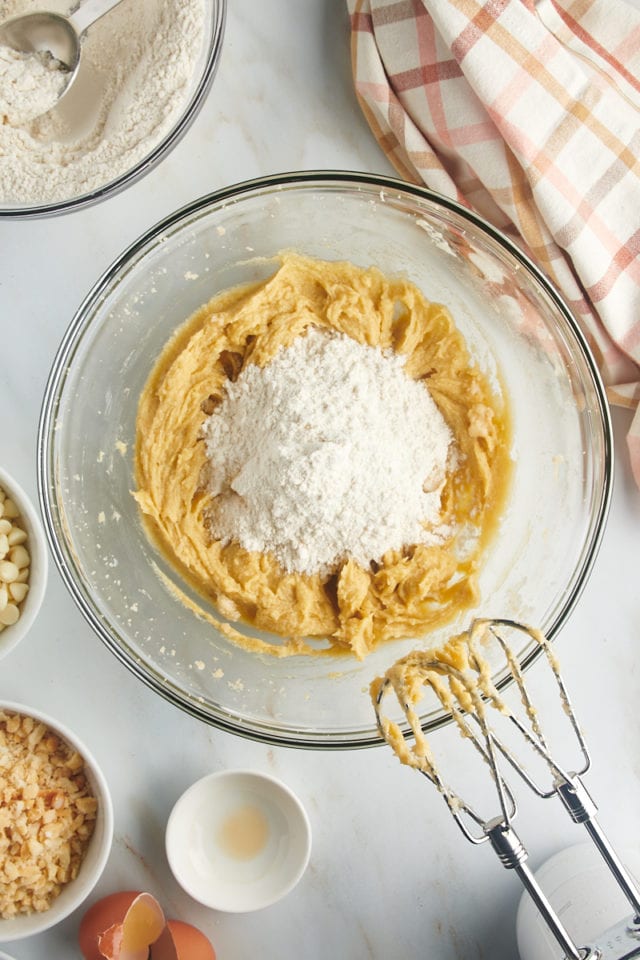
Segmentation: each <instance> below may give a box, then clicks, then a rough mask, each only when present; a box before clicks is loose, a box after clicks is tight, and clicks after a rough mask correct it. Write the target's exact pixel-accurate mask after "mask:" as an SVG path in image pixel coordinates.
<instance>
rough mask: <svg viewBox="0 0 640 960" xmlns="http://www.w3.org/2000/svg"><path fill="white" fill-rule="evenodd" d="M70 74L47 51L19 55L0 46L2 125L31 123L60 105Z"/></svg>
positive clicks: (0, 111)
mask: <svg viewBox="0 0 640 960" xmlns="http://www.w3.org/2000/svg"><path fill="white" fill-rule="evenodd" d="M68 77H69V74H68V72H67V71H65V69H64V68H63V66H62V64H61V63H60V61H59V60H55V59H54V58H53V57H52V56H51V54H47V53H46V52H45V51H38V52H37V53H20V52H19V51H17V50H13V49H11V47H5V46H4V45H0V122H4V123H8V124H11V125H12V126H16V125H20V124H25V123H30V122H31V121H32V120H35V119H36V117H40V116H42V114H43V113H46V112H47V111H48V110H51V108H52V107H54V106H55V105H56V103H57V102H58V98H59V96H60V94H61V93H62V91H63V90H64V88H65V86H66V85H67V80H68Z"/></svg>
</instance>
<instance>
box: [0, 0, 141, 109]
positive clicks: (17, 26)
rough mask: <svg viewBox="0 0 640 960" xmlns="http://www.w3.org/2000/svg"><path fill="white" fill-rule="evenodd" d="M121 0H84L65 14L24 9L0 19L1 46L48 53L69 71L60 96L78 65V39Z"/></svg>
mask: <svg viewBox="0 0 640 960" xmlns="http://www.w3.org/2000/svg"><path fill="white" fill-rule="evenodd" d="M121 2H122V0H85V2H84V3H83V4H82V5H81V6H80V7H79V8H78V9H77V10H75V11H74V13H70V14H69V15H68V16H66V17H65V16H63V15H62V14H60V13H51V12H45V13H43V12H40V13H26V14H21V15H19V16H16V17H11V18H10V19H9V20H6V21H5V22H4V23H0V46H3V45H4V46H5V47H10V48H11V49H13V50H17V51H18V52H19V53H25V54H30V53H40V54H42V53H50V54H51V56H52V57H53V58H54V60H58V61H60V63H61V64H62V66H63V68H64V69H65V70H67V71H68V76H67V78H66V83H65V84H64V86H63V87H62V89H61V91H60V93H59V97H61V96H63V94H65V93H66V91H67V90H68V89H69V87H70V85H71V82H72V80H73V78H74V77H75V75H76V73H77V72H78V67H79V66H80V54H81V50H82V44H81V40H82V37H83V35H84V34H85V33H86V31H87V30H88V29H89V27H90V26H91V25H92V24H94V23H95V22H96V20H99V19H100V18H101V17H104V15H105V14H106V13H109V11H110V10H112V9H113V8H114V7H117V6H118V4H119V3H121Z"/></svg>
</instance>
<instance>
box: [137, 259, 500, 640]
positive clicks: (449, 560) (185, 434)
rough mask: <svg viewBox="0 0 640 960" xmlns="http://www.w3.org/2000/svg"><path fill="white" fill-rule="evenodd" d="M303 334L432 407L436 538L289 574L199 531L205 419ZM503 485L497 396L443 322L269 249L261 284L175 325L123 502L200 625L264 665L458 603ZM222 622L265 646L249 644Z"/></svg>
mask: <svg viewBox="0 0 640 960" xmlns="http://www.w3.org/2000/svg"><path fill="white" fill-rule="evenodd" d="M310 330H320V331H331V332H335V333H337V334H341V335H346V336H347V337H350V338H352V339H353V340H355V341H356V342H357V343H359V344H363V345H368V346H370V347H377V348H379V349H380V350H381V351H386V352H389V351H393V353H395V354H399V355H400V356H401V357H402V358H403V359H404V361H405V363H404V370H405V372H406V374H407V375H408V376H409V377H410V378H412V379H413V380H415V381H418V382H420V383H421V384H422V385H423V386H424V389H425V390H427V391H428V393H429V395H430V397H431V398H432V400H433V401H434V402H435V405H436V407H437V408H438V410H439V412H440V414H441V415H442V417H443V418H444V421H445V422H446V424H447V426H448V428H449V429H450V431H451V433H452V435H453V455H452V456H451V457H450V458H449V462H448V468H447V474H446V478H445V481H444V485H443V487H442V492H441V501H440V517H439V524H440V528H441V529H444V530H446V531H447V535H446V536H443V537H441V538H440V540H439V542H437V543H434V542H426V543H414V544H406V545H404V546H403V547H402V548H401V549H392V550H388V551H387V552H386V553H385V554H384V555H383V556H382V557H378V558H372V560H371V562H369V563H367V564H363V563H362V562H358V561H356V560H355V559H354V558H353V557H352V556H346V557H344V558H343V559H341V560H340V562H339V563H338V564H337V565H336V567H335V569H332V570H329V571H326V570H324V571H322V572H318V573H299V572H295V571H287V570H285V569H284V568H283V566H281V564H280V563H279V562H278V561H277V559H276V558H275V556H273V555H272V554H270V553H269V552H261V551H258V550H248V549H246V548H244V547H243V546H242V545H241V544H240V543H239V542H236V541H233V540H231V541H223V540H218V539H216V538H215V537H214V536H213V534H212V532H211V523H210V518H211V516H212V515H214V514H215V512H216V511H215V509H214V507H216V506H218V509H220V505H219V504H217V505H216V504H215V503H214V500H215V497H216V491H215V488H214V487H212V485H211V483H210V477H211V469H212V467H211V463H210V459H209V458H208V456H207V451H206V444H205V442H204V434H205V428H206V425H207V422H208V420H209V418H210V417H211V416H212V414H213V413H214V411H215V410H217V409H218V408H219V406H220V404H221V402H222V400H223V398H224V397H225V394H226V391H227V387H228V384H229V383H230V382H234V383H235V381H236V380H237V378H238V376H239V375H240V374H241V373H242V371H243V370H246V368H247V367H248V366H249V365H251V364H255V365H257V366H258V367H260V368H264V367H266V366H267V365H268V364H269V363H270V362H271V361H272V360H273V359H274V357H275V356H276V354H277V353H278V352H279V351H280V350H281V349H286V348H288V347H290V346H291V345H292V344H293V343H294V341H296V340H297V338H299V337H301V336H304V335H305V334H307V333H308V332H309V331H310ZM328 399H329V400H330V398H328ZM260 415H261V411H260V410H259V409H256V411H255V416H256V417H260ZM346 424H347V416H345V429H347V425H346ZM509 474H510V456H509V418H508V409H507V405H506V402H505V399H504V397H503V396H502V394H501V392H500V390H499V389H498V388H495V387H492V386H491V385H490V383H489V380H488V378H487V377H486V376H485V374H484V373H483V372H482V371H481V370H480V369H479V367H478V366H477V365H476V364H475V363H474V362H473V360H472V358H471V356H470V354H469V351H468V349H467V346H466V344H465V342H464V339H463V337H462V335H461V334H460V332H459V331H458V330H457V329H456V326H455V324H454V321H453V319H452V317H451V315H450V313H449V312H448V310H447V309H446V308H445V307H444V306H442V305H439V304H434V303H430V302H429V301H428V300H427V299H426V298H425V296H424V295H423V294H422V292H421V291H420V290H419V289H418V288H417V287H416V286H415V285H414V284H412V283H411V282H409V281H408V280H407V279H405V278H403V277H387V276H384V275H383V274H382V273H381V272H380V271H379V270H378V269H376V268H374V267H370V268H366V269H365V268H361V267H358V266H355V265H353V264H351V263H346V262H328V261H320V260H313V259H310V258H307V257H303V256H300V255H298V254H294V253H284V254H281V255H280V256H279V257H278V258H277V260H276V262H275V267H274V271H273V274H272V275H271V276H270V277H268V279H266V280H265V281H262V282H259V283H256V284H252V285H249V286H244V287H239V288H235V289H231V290H227V291H225V292H223V293H221V294H219V295H217V296H215V297H214V298H213V299H212V300H211V301H210V302H209V303H207V304H206V305H205V306H203V307H201V308H200V309H199V310H198V311H197V312H196V313H195V314H194V315H193V316H191V317H190V318H188V319H187V320H186V321H185V323H184V325H183V326H182V327H181V328H180V329H179V330H178V331H177V332H176V333H175V335H174V336H173V337H172V339H171V340H170V341H169V343H167V345H166V347H165V349H164V351H163V352H162V354H161V356H160V357H159V359H158V360H157V363H156V365H155V367H154V369H153V371H152V373H151V376H150V377H149V380H148V382H147V384H146V386H145V389H144V391H143V393H142V396H141V398H140V403H139V411H138V420H137V443H136V483H137V490H136V492H135V496H136V499H137V501H138V504H139V507H140V510H141V512H142V515H143V517H144V521H145V525H146V528H147V529H148V532H149V534H150V536H151V537H152V539H153V540H154V542H155V543H156V544H157V545H158V546H159V548H160V549H161V550H162V552H163V553H164V554H165V555H166V557H167V558H168V559H169V560H170V562H171V563H172V565H173V566H174V568H175V569H176V570H177V571H178V573H179V574H180V576H181V577H182V578H183V579H184V581H185V582H186V583H188V584H189V586H190V587H192V588H195V590H196V591H197V593H198V594H199V595H200V596H202V597H203V598H204V599H205V600H207V601H209V602H210V604H211V605H212V607H213V609H214V610H215V611H217V614H218V615H219V618H218V617H217V616H215V615H213V614H212V613H211V612H210V611H209V610H206V609H204V608H201V607H199V605H198V610H197V612H198V613H199V614H200V615H205V616H206V617H208V618H209V619H211V620H212V621H214V622H215V623H216V624H217V625H218V627H219V628H220V629H222V630H223V632H224V633H225V634H226V635H227V636H229V637H230V638H231V639H232V640H234V641H235V642H237V643H239V644H242V645H244V646H245V647H248V648H249V649H253V650H256V651H262V652H268V653H271V654H274V655H276V656H287V655H290V654H318V653H321V654H326V653H337V652H345V653H350V654H353V655H355V656H356V657H358V658H360V659H362V658H364V657H365V656H366V655H367V653H369V652H370V651H371V650H372V649H374V648H375V647H376V646H377V645H378V644H379V643H381V642H384V641H388V640H392V639H394V638H400V637H413V636H420V635H423V634H425V633H426V632H427V631H428V630H429V629H430V628H431V627H433V626H435V625H436V624H442V623H444V622H447V621H448V620H451V619H452V617H454V616H455V615H456V614H458V613H459V612H460V611H461V610H464V609H467V608H469V607H471V606H472V605H473V604H474V603H475V601H476V599H477V582H476V578H477V571H478V569H479V566H480V564H481V562H482V555H483V550H484V548H485V546H486V543H487V541H488V540H489V538H490V537H491V535H492V534H493V533H494V532H495V528H496V525H497V520H498V518H499V516H500V512H501V509H502V506H503V504H504V500H505V495H506V489H507V486H508V478H509ZM182 599H183V600H184V602H186V603H189V604H190V605H192V606H193V602H192V601H191V600H189V599H188V598H187V596H186V594H185V595H184V596H183V597H182ZM234 623H238V624H240V623H242V624H244V625H249V626H250V627H253V628H256V629H257V630H258V631H261V632H262V631H265V632H266V633H267V634H268V635H269V637H266V638H265V637H264V636H262V637H258V636H247V635H245V633H246V631H245V632H244V633H241V632H239V631H238V630H236V629H234V627H233V624H234Z"/></svg>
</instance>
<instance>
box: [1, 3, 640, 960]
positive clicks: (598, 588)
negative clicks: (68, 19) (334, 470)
mask: <svg viewBox="0 0 640 960" xmlns="http://www.w3.org/2000/svg"><path fill="white" fill-rule="evenodd" d="M311 168H342V169H354V170H364V171H371V172H377V173H393V171H392V170H391V168H390V167H389V165H388V164H387V162H386V160H385V158H384V156H383V155H382V153H381V152H380V150H379V148H378V146H377V144H376V143H375V141H374V139H373V137H372V135H371V133H370V131H369V128H368V127H367V125H366V123H365V120H364V118H363V116H362V115H361V112H360V109H359V107H358V104H357V102H356V99H355V96H354V93H353V88H352V82H351V73H350V60H349V32H348V18H347V13H346V8H345V4H344V2H343V0H269V2H268V3H255V2H253V0H231V2H230V3H229V11H228V19H227V30H226V38H225V42H224V48H223V54H222V59H221V62H220V66H219V70H218V74H217V77H216V80H215V82H214V85H213V88H212V90H211V92H210V94H209V97H208V99H207V102H206V104H205V106H204V108H203V110H202V112H201V114H200V115H199V117H198V118H197V120H196V122H195V124H194V126H193V127H192V128H191V130H190V131H189V132H188V134H187V136H186V137H185V139H184V140H183V141H182V142H181V143H180V144H179V146H178V147H177V148H176V149H175V151H174V152H173V153H172V154H171V155H170V156H169V157H168V158H167V159H165V160H164V162H163V163H162V164H161V166H160V167H159V168H158V169H156V170H155V171H154V172H153V173H151V174H150V175H149V176H147V177H146V178H145V179H144V180H142V181H141V182H140V183H138V184H136V185H134V186H133V187H132V188H131V189H129V190H128V191H126V192H125V193H124V194H122V195H120V196H118V197H115V198H112V199H110V200H109V201H107V202H105V203H103V204H101V205H98V206H96V207H93V208H89V209H87V210H85V211H81V212H78V213H75V214H72V215H71V216H68V217H61V218H53V219H49V220H39V221H33V222H29V221H20V222H6V221H0V330H1V337H0V344H1V351H0V368H1V371H2V372H1V375H0V400H1V403H0V423H1V425H2V427H1V434H0V451H1V453H0V459H1V461H2V463H3V465H4V466H5V467H7V468H8V469H9V470H10V471H11V472H12V474H13V475H14V476H15V477H16V478H17V479H18V481H19V482H20V483H21V484H22V485H23V486H24V487H25V488H26V489H27V491H28V492H29V493H30V494H31V495H32V496H33V498H34V500H35V499H36V430H37V423H38V416H39V412H40V404H41V399H42V393H43V389H44V385H45V381H46V378H47V375H48V372H49V368H50V364H51V362H52V358H53V356H54V353H55V350H56V348H57V346H58V344H59V341H60V339H61V337H62V335H63V333H64V331H65V329H66V327H67V325H68V323H69V322H70V320H71V318H72V316H73V314H74V312H75V310H76V308H77V307H78V305H79V303H80V301H81V299H82V298H83V296H84V294H85V293H86V292H87V291H88V290H89V289H90V287H91V286H92V285H93V283H94V281H95V280H96V279H97V278H98V276H99V275H100V274H101V273H102V271H103V270H104V269H105V268H106V267H107V266H108V265H109V264H110V262H111V261H112V260H113V259H114V258H115V257H116V255H117V254H118V253H119V252H120V251H121V250H122V249H123V248H124V247H126V246H127V245H128V244H129V243H130V242H131V241H133V240H134V239H135V238H136V237H138V236H139V235H140V234H141V233H142V232H143V231H144V230H145V229H146V228H147V227H148V226H150V225H151V224H152V223H154V222H156V221H157V220H158V219H160V218H161V217H162V216H163V215H165V214H167V213H169V212H171V211H172V210H173V209H175V208H177V207H178V206H180V205H182V204H183V203H186V202H187V201H189V200H191V199H194V198H195V197H197V196H199V195H201V194H203V193H207V192H209V191H211V190H214V189H216V188H218V187H221V186H223V185H227V184H229V183H232V182H234V181H239V180H244V179H247V178H252V177H256V176H260V175H263V174H269V173H275V172H280V171H285V170H294V169H311ZM629 419H630V418H629V415H628V414H626V413H623V412H619V411H618V412H615V415H614V420H615V432H616V480H615V489H614V494H613V503H612V509H611V514H610V519H609V523H608V526H607V530H606V532H605V536H604V540H603V544H602V548H601V550H600V553H599V555H598V557H597V559H596V562H595V566H594V569H593V572H592V575H591V577H590V580H589V582H588V584H587V587H586V589H585V591H584V594H583V596H582V598H581V599H580V601H579V603H578V605H577V607H576V609H575V612H574V613H573V615H572V617H571V619H570V621H569V623H568V625H567V626H566V627H565V629H564V630H563V631H562V633H561V635H560V636H559V638H558V641H557V651H558V654H559V656H560V659H561V661H562V664H563V668H564V672H565V675H566V677H567V680H568V683H569V687H570V690H571V691H572V693H573V697H574V701H575V703H576V706H577V708H578V710H579V714H580V717H581V720H582V725H583V727H584V730H585V733H586V736H587V740H588V742H589V744H590V746H591V748H592V753H593V759H594V766H593V772H592V774H590V776H589V778H588V780H587V783H588V785H589V786H590V788H591V789H592V792H593V794H594V797H595V799H596V800H597V801H598V802H599V805H600V807H601V822H602V824H603V826H604V828H605V829H606V830H607V831H608V833H609V835H610V837H611V839H612V841H613V842H614V844H616V845H617V846H618V847H619V848H620V849H621V850H624V849H626V848H627V847H628V846H630V845H633V843H634V842H635V843H636V844H638V841H637V839H635V841H634V838H636V834H637V828H638V810H639V809H640V712H639V711H638V709H637V702H638V691H639V690H640V668H639V663H640V660H639V658H638V653H637V651H638V645H639V643H640V591H638V586H637V580H638V530H639V529H640V493H639V492H638V490H637V489H636V488H635V487H634V485H633V482H632V480H631V476H630V472H629V471H628V469H627V466H626V451H625V444H624V433H625V429H626V425H627V423H628V420H629ZM534 669H535V668H534ZM0 695H1V696H3V697H5V698H9V699H13V700H18V701H22V702H25V703H30V704H33V705H34V706H38V707H39V708H40V709H42V710H45V711H47V712H49V713H51V714H52V715H54V716H56V717H58V718H59V719H60V720H61V721H63V722H64V723H66V724H67V725H68V726H70V727H71V728H72V729H74V730H75V731H77V732H78V734H79V735H80V736H81V737H82V738H83V739H84V740H85V742H87V743H88V744H89V745H90V746H91V748H92V750H93V752H94V754H95V755H96V756H97V758H98V760H99V761H100V763H101V764H102V767H103V769H104V771H105V773H106V776H107V778H108V781H109V783H110V785H111V789H112V795H113V801H114V806H115V828H116V832H115V840H114V844H113V850H112V853H111V857H110V859H109V862H108V865H107V867H106V870H105V873H104V875H103V877H102V879H101V881H100V883H99V886H98V888H97V891H96V893H108V892H111V891H113V890H117V889H125V888H134V887H139V888H141V889H146V890H149V891H151V892H153V893H154V894H155V895H156V896H157V897H158V898H159V899H160V901H161V902H162V903H163V905H164V906H165V907H166V908H167V912H168V913H169V914H172V915H174V916H180V917H182V918H183V919H185V920H188V921H191V922H193V923H195V924H197V925H198V926H200V927H201V929H203V930H204V931H205V932H206V933H207V934H208V935H209V936H210V937H211V939H212V941H213V943H214V945H215V947H216V950H217V952H218V957H219V960H245V958H248V957H253V956H255V957H260V958H276V957H277V958H279V960H294V958H296V960H297V958H301V957H304V958H305V960H324V958H325V957H339V958H342V957H349V958H353V960H360V958H375V960H387V958H394V960H395V958H399V957H403V958H406V960H409V958H415V960H418V958H423V957H427V956H428V957H432V958H438V960H453V958H456V960H471V958H491V960H513V958H514V957H515V956H516V943H515V913H516V907H517V903H518V900H519V897H520V893H521V888H520V885H519V881H518V880H517V878H516V877H515V876H514V875H512V874H509V873H508V872H507V871H505V870H504V869H503V868H502V867H501V866H500V865H499V863H498V862H497V860H496V858H495V856H494V855H493V854H492V853H491V851H490V850H488V849H487V848H486V847H483V848H481V849H475V848H473V847H471V845H470V844H468V843H466V842H465V840H464V839H463V838H462V837H461V835H460V834H459V832H458V830H457V828H456V827H455V825H454V824H453V822H452V821H451V819H450V817H449V815H448V813H447V811H446V809H445V807H444V804H443V802H442V800H441V799H440V798H439V797H438V796H437V794H436V793H435V791H434V790H433V789H432V788H431V787H430V786H429V784H427V783H426V781H424V780H423V779H422V778H420V777H418V776H417V775H415V774H413V773H411V772H410V771H408V770H406V769H404V768H402V767H401V766H400V765H399V764H398V762H397V761H396V760H395V758H394V757H393V756H392V754H391V752H390V751H388V750H387V749H386V748H385V749H382V748H380V749H373V750H364V751H355V752H344V753H318V752H305V751H301V750H292V749H285V748H274V747H267V746H263V745H261V744H259V743H255V742H252V741H247V740H241V739H239V738H236V737H233V736H231V735H229V734H226V733H222V732H219V731H218V730H216V729H214V728H211V727H208V726H206V725H205V724H203V723H200V722H198V721H196V720H194V719H192V718H190V717H189V716H187V715H186V714H184V713H182V712H180V711H179V710H178V709H177V708H175V707H173V706H171V705H169V704H168V703H165V702H164V701H162V700H161V699H160V698H159V697H158V696H157V695H155V694H154V693H152V692H151V691H150V690H149V689H147V688H146V687H145V686H144V685H143V684H141V683H140V682H139V681H138V680H136V679H135V678H134V677H133V676H132V675H131V674H130V673H129V672H128V671H127V670H126V669H125V668H124V667H123V666H122V665H120V663H119V662H118V661H117V660H116V659H115V657H114V656H113V655H112V654H111V653H110V652H109V651H108V650H107V649H106V648H105V647H103V646H102V644H101V643H100V641H99V640H98V639H97V638H96V637H95V636H94V635H93V633H92V631H91V630H90V628H89V627H88V625H87V624H86V623H85V621H84V619H83V617H82V616H81V614H80V613H79V611H78V610H77V609H76V607H75V605H74V603H73V601H72V599H71V597H70V596H69V594H68V593H67V591H66V589H65V587H64V586H63V584H62V581H61V579H60V577H59V575H58V573H57V571H56V570H55V568H53V564H52V569H51V572H50V578H49V585H48V590H47V595H46V598H45V602H44V606H43V609H42V612H41V614H40V616H39V618H38V620H37V621H36V624H35V625H34V627H33V628H32V631H31V632H30V634H29V636H28V637H27V638H26V640H25V641H23V643H22V644H21V645H20V647H19V648H18V649H17V650H15V651H13V652H12V653H11V654H10V655H8V656H7V657H6V659H4V660H3V661H2V663H1V665H0ZM437 735H441V734H437ZM442 735H443V736H444V735H446V732H445V733H443V734H442ZM225 767H251V768H255V769H257V770H261V771H266V772H270V773H273V774H275V775H276V776H278V777H280V778H281V779H283V780H284V781H285V782H286V783H287V784H289V786H291V787H292V788H293V790H295V791H296V792H297V794H298V795H299V796H300V798H301V799H302V801H303V803H304V805H305V806H306V808H307V811H308V813H309V817H310V820H311V825H312V830H313V851H312V855H311V861H310V865H309V867H308V870H307V872H306V873H305V875H304V877H303V878H302V880H301V882H300V883H299V885H298V886H297V887H296V888H295V890H294V891H293V892H292V893H290V894H289V895H288V896H287V897H286V898H285V899H284V900H282V901H281V902H280V903H278V904H276V905H275V906H273V907H270V908H267V909H264V910H262V911H259V912H257V913H254V914H248V915H226V914H221V913H214V912H210V911H208V910H206V909H205V908H202V907H200V906H198V905H197V904H196V903H195V902H193V901H191V900H190V899H189V898H188V897H187V896H186V895H185V894H183V893H182V892H181V890H180V888H179V887H178V886H177V884H176V883H175V881H174V880H173V878H172V876H171V874H170V871H169V868H168V865H167V862H166V859H165V854H164V826H165V822H166V818H167V815H168V813H169V811H170V809H171V806H172V805H173V802H174V801H175V799H176V798H177V796H178V795H179V794H180V793H181V792H182V791H183V790H184V789H185V788H186V787H187V786H188V785H189V784H190V783H191V782H192V781H194V780H195V779H197V778H198V777H200V776H202V775H203V774H205V773H206V772H209V771H211V770H218V769H222V768H225ZM541 803H542V801H537V802H534V801H533V800H531V801H530V802H529V801H526V802H525V803H524V805H523V807H522V809H521V815H520V819H519V821H518V825H519V826H518V829H519V832H520V834H521V836H522V837H523V839H525V841H526V843H527V845H528V847H529V849H530V852H531V864H532V865H533V866H534V867H535V866H536V865H538V864H540V863H541V862H542V861H543V860H544V859H545V858H546V857H548V856H549V855H550V854H551V853H552V852H554V851H556V850H558V849H560V848H561V847H563V846H567V845H569V844H571V843H575V842H578V841H579V840H580V839H582V836H581V834H580V833H579V830H578V828H577V827H573V826H571V825H570V824H569V823H568V820H567V817H566V815H564V813H563V812H562V811H561V810H560V809H559V808H558V805H557V804H556V803H554V802H552V801H547V802H546V804H545V808H544V810H541V809H540V804H541ZM79 919H80V911H78V912H76V914H74V915H72V916H71V917H70V918H69V919H68V920H66V921H65V922H63V923H62V924H61V925H60V926H59V927H57V928H55V929H54V930H52V931H50V932H48V933H45V934H42V935H41V936H39V937H35V938H31V939H30V940H24V941H21V942H19V943H16V944H15V946H13V948H11V947H8V949H9V952H11V953H12V954H15V956H16V958H18V960H36V958H38V960H42V958H44V957H47V958H53V960H57V958H63V957H64V958H69V960H73V958H76V957H79V956H80V954H79V950H78V948H77V945H76V931H77V926H78V922H79Z"/></svg>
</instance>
